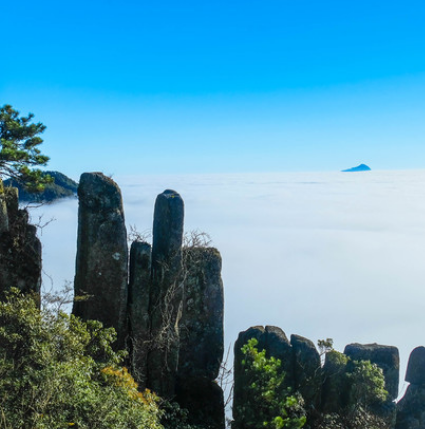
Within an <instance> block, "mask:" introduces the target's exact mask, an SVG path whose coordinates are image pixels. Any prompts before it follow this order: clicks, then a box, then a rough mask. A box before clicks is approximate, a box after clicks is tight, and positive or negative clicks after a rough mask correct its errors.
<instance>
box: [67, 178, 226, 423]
mask: <svg viewBox="0 0 425 429" xmlns="http://www.w3.org/2000/svg"><path fill="white" fill-rule="evenodd" d="M78 196H79V199H80V205H79V226H78V242H77V262H76V275H75V295H76V300H75V302H74V309H73V312H74V314H75V315H78V316H80V317H82V318H84V319H97V320H100V321H101V322H103V323H104V325H105V326H113V327H114V328H115V329H116V331H117V336H118V341H117V345H116V348H124V347H125V346H126V347H127V348H128V350H129V361H128V364H129V366H130V368H131V372H132V374H133V376H134V378H135V380H136V381H137V383H138V384H139V388H140V389H144V388H149V389H151V390H153V391H155V393H156V394H158V395H159V396H161V397H162V398H164V399H168V400H177V401H178V402H179V403H180V405H181V406H183V407H185V408H187V409H188V410H189V421H190V423H194V424H201V425H202V426H203V427H205V428H210V429H222V428H224V399H223V392H222V390H221V388H220V387H219V386H218V385H217V383H216V382H215V381H214V380H215V378H216V377H217V375H218V372H219V369H220V365H221V362H222V358H223V314H224V296H223V283H222V280H221V257H220V254H219V252H218V251H217V250H216V249H213V248H203V247H202V248H201V247H196V246H192V247H190V248H187V249H184V251H183V247H182V244H183V220H184V203H183V200H182V198H181V196H180V195H179V194H178V193H177V192H175V191H172V190H165V191H164V192H163V193H162V194H160V195H158V197H157V199H156V202H155V210H154V222H153V244H152V247H151V246H150V245H149V244H148V243H145V242H141V241H135V242H133V243H132V245H131V250H130V264H129V267H128V266H127V251H128V250H127V237H126V230H125V226H124V212H123V206H122V200H121V193H120V190H119V188H118V186H117V185H116V184H115V183H114V182H113V181H112V180H111V179H109V178H107V177H105V176H104V175H103V174H101V173H85V174H83V175H82V176H81V180H80V185H79V188H78ZM127 277H129V280H128V286H127ZM185 290H186V293H185Z"/></svg>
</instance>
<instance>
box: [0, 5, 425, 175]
mask: <svg viewBox="0 0 425 429" xmlns="http://www.w3.org/2000/svg"><path fill="white" fill-rule="evenodd" d="M4 3H5V4H2V33H3V37H4V38H5V39H4V40H5V41H6V43H5V44H4V49H3V61H2V63H3V66H2V67H1V71H0V104H5V103H8V104H12V105H13V106H14V107H15V108H16V109H18V110H20V111H21V112H22V113H27V112H28V111H32V112H34V113H35V115H36V119H38V120H40V121H42V122H43V123H45V124H46V125H47V127H48V129H47V131H46V133H45V144H44V151H45V152H46V154H48V155H50V156H51V163H50V167H51V168H54V169H58V170H61V171H64V172H65V173H68V174H70V175H72V176H76V177H78V175H79V174H80V173H81V172H82V171H93V170H101V171H104V172H105V173H107V174H123V173H131V174H135V173H160V174H163V173H171V174H173V173H200V172H208V173H214V172H217V173H219V172H250V171H253V172H261V171H320V170H340V169H342V168H347V167H350V166H353V165H355V164H358V163H360V162H365V163H367V164H369V165H370V166H371V167H372V168H376V169H409V168H423V167H424V162H425V144H424V143H425V121H424V113H425V55H424V46H425V29H424V26H423V22H424V19H425V3H424V2H423V1H419V0H417V1H411V0H410V1H404V2H398V1H385V2H384V1H356V2H341V1H339V2H337V1H321V2H317V1H303V0H293V1H287V0H280V1H277V0H270V1H269V0H263V1H249V0H245V1H226V2H225V1H214V2H199V1H197V2H195V1H189V0H182V1H179V2H171V1H161V0H157V1H155V2H154V1H151V2H146V1H123V2H120V3H118V2H115V1H106V0H103V1H89V2H88V1H85V2H82V1H79V0H76V1H73V2H57V1H55V2H53V1H38V2H29V1H26V0H24V1H21V2H19V3H18V2H4Z"/></svg>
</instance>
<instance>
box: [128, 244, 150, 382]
mask: <svg viewBox="0 0 425 429" xmlns="http://www.w3.org/2000/svg"><path fill="white" fill-rule="evenodd" d="M150 289H151V246H150V244H148V243H145V242H140V241H134V242H133V243H132V245H131V250H130V281H129V287H128V310H129V320H130V344H129V349H130V360H131V372H132V375H133V377H134V379H135V380H136V381H137V383H138V384H139V388H140V389H145V388H146V386H147V385H146V383H147V359H148V351H149V348H150V320H149V299H150V293H151V290H150Z"/></svg>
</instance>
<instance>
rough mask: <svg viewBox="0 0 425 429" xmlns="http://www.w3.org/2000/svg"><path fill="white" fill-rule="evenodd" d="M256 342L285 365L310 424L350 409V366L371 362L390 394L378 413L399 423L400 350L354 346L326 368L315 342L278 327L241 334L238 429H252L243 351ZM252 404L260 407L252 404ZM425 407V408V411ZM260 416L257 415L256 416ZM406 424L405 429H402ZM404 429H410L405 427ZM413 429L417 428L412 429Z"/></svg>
mask: <svg viewBox="0 0 425 429" xmlns="http://www.w3.org/2000/svg"><path fill="white" fill-rule="evenodd" d="M251 338H256V339H257V341H258V345H257V348H258V350H265V351H266V356H267V357H271V356H273V357H275V358H277V359H279V360H280V361H281V367H280V369H281V371H282V372H284V373H285V379H284V384H285V386H283V387H284V388H290V390H291V391H292V392H299V393H300V394H301V396H302V397H303V400H304V408H305V410H306V412H307V419H308V421H309V422H310V424H312V423H313V426H314V421H315V419H316V418H317V417H318V416H319V415H321V414H323V413H326V414H331V413H337V412H339V411H340V410H341V409H344V407H349V406H350V400H351V398H350V385H349V383H348V382H347V380H349V378H347V377H346V376H345V374H346V373H347V371H350V362H354V361H357V360H368V361H370V362H371V363H375V364H376V365H377V366H378V367H380V368H381V369H382V370H383V374H384V378H385V387H386V390H388V392H389V395H388V398H387V400H386V402H384V403H382V404H379V406H377V407H376V409H373V413H374V414H375V415H376V416H378V417H379V418H381V419H384V420H385V422H386V423H387V424H388V428H393V427H394V423H395V403H394V400H395V398H396V397H397V393H398V370H399V356H398V350H397V349H396V348H395V347H389V346H381V345H378V344H368V345H360V344H350V345H348V346H347V347H346V348H345V351H344V354H342V353H338V352H330V353H327V355H326V360H325V363H324V366H323V367H322V366H321V361H320V356H319V353H318V351H317V350H316V347H315V346H314V344H313V343H312V342H311V341H310V340H308V339H307V338H304V337H301V336H299V335H291V338H290V340H288V338H287V337H286V335H285V333H284V332H283V331H282V330H281V329H280V328H277V327H274V326H266V327H265V328H264V327H262V326H255V327H252V328H249V329H248V330H246V331H244V332H241V333H240V334H239V337H238V340H237V341H236V343H235V351H234V356H235V364H234V383H235V384H234V398H233V418H234V425H233V427H234V428H235V429H248V426H247V424H246V422H245V414H244V411H243V410H244V407H246V404H250V403H251V402H252V401H250V397H249V394H250V393H249V389H247V388H246V386H247V384H248V380H247V379H246V377H247V375H246V374H245V371H244V368H243V365H242V360H243V353H242V351H241V348H242V347H243V345H244V344H246V343H247V342H248V340H249V339H251ZM250 406H255V403H251V404H250ZM424 408H425V407H424ZM254 414H255V412H254ZM401 427H402V426H400V429H401ZM403 428H404V429H410V427H409V428H407V427H405V426H403ZM412 428H413V427H412Z"/></svg>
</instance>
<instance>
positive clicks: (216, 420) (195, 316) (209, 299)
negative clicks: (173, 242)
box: [176, 247, 225, 429]
mask: <svg viewBox="0 0 425 429" xmlns="http://www.w3.org/2000/svg"><path fill="white" fill-rule="evenodd" d="M183 255H184V273H185V275H184V278H185V281H184V284H185V294H184V300H183V312H182V318H181V319H180V323H179V335H180V352H179V367H178V378H177V391H176V393H177V397H176V400H177V401H178V402H179V403H180V405H181V406H182V407H184V408H187V409H188V411H189V422H190V423H192V424H202V425H203V426H204V427H209V428H211V429H212V428H214V429H220V428H224V421H225V419H224V405H223V401H224V399H223V392H222V391H221V388H220V386H218V385H217V384H216V383H215V382H214V380H215V379H216V378H217V376H218V373H219V370H220V365H221V362H222V360H223V351H224V330H223V318H224V292H223V282H222V279H221V256H220V253H219V252H218V250H217V249H214V248H212V247H208V248H201V247H199V248H196V247H194V248H188V249H184V251H183ZM201 386H202V388H201ZM220 392H221V393H220ZM189 398H190V399H189Z"/></svg>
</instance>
